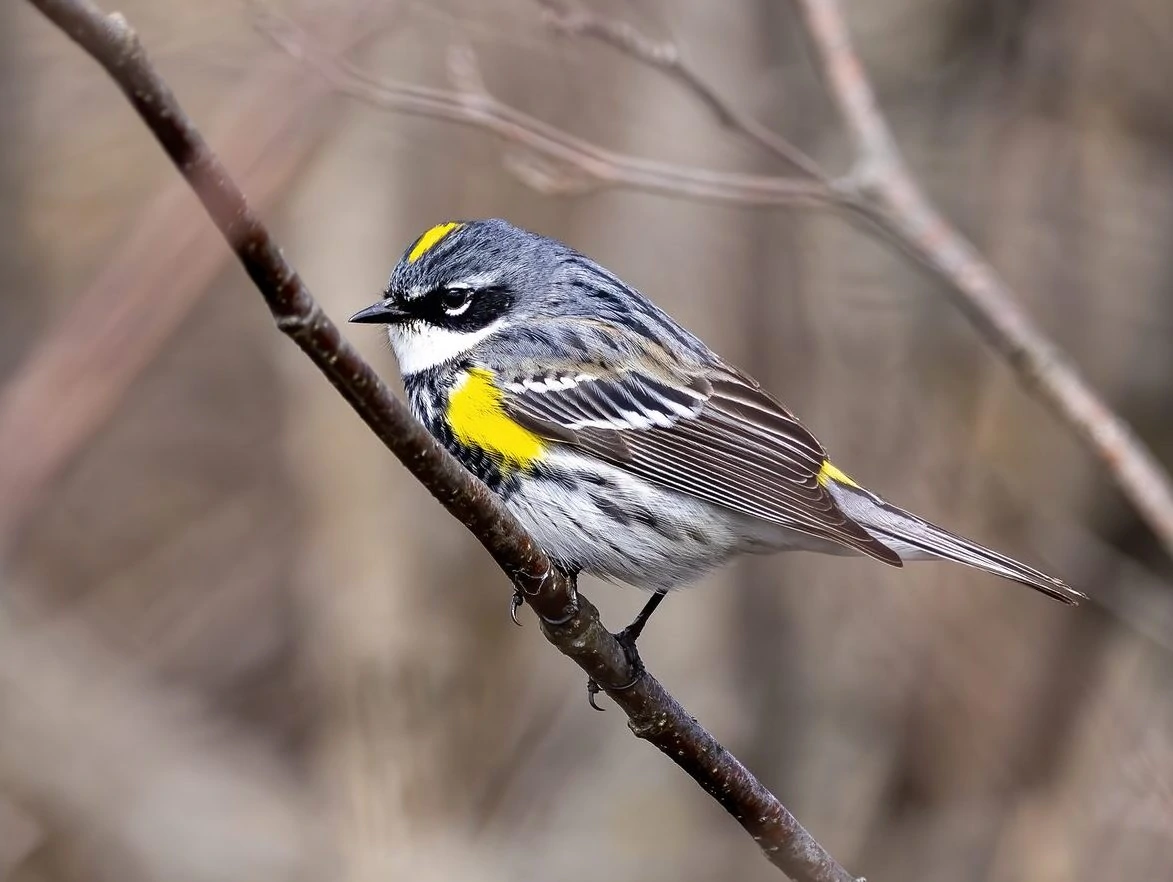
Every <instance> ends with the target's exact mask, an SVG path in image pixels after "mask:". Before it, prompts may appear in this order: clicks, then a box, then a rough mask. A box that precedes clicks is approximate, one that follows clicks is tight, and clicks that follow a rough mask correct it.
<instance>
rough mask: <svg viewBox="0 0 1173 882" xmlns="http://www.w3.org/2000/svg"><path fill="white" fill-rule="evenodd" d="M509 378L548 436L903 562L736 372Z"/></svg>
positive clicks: (795, 426)
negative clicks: (850, 512)
mask: <svg viewBox="0 0 1173 882" xmlns="http://www.w3.org/2000/svg"><path fill="white" fill-rule="evenodd" d="M503 379H505V380H506V382H505V383H504V388H505V390H506V392H507V395H506V408H507V409H508V411H509V412H510V414H511V415H512V416H513V417H514V418H515V419H517V420H518V421H519V422H521V423H523V424H524V425H525V426H526V427H527V428H529V429H530V430H531V431H534V432H536V433H538V434H539V435H541V436H542V437H545V438H547V439H549V440H552V441H556V442H560V443H563V444H568V445H571V446H574V447H577V448H579V449H581V450H583V451H586V452H589V453H591V454H593V455H595V456H598V457H601V458H602V459H605V460H607V461H608V462H610V463H612V464H613V465H615V466H617V467H619V468H622V469H625V470H626V471H628V472H630V473H632V474H634V475H638V476H639V477H641V478H643V479H645V480H647V481H650V482H652V483H654V484H658V485H660V486H662V487H665V488H667V489H670V490H675V491H677V492H679V493H685V494H688V495H690V496H694V497H696V498H698V499H702V500H704V501H705V502H708V503H711V504H714V505H719V506H723V507H725V508H728V509H731V510H733V511H736V512H739V513H741V514H744V515H748V516H750V517H754V518H760V519H761V520H764V521H768V522H770V523H774V524H778V525H779V526H782V527H787V528H790V529H793V530H798V531H800V532H803V533H806V534H808V535H812V536H817V537H820V538H826V539H831V540H834V541H837V542H841V543H843V544H844V545H847V546H850V547H852V548H855V549H857V550H859V551H861V552H863V553H864V554H868V555H870V556H872V557H874V558H877V559H879V560H882V561H884V562H885V563H889V564H892V565H894V566H900V565H901V561H900V558H899V556H898V555H897V554H896V553H895V552H894V551H892V550H891V549H889V548H888V547H887V546H885V545H884V544H883V543H881V542H880V541H879V540H877V539H876V538H874V537H873V536H871V535H870V534H869V533H868V532H867V531H866V530H865V529H864V528H863V527H861V526H860V525H859V524H858V523H856V522H855V521H854V520H852V519H851V518H849V517H848V516H847V515H846V514H844V513H843V511H842V510H840V508H839V506H838V505H837V504H836V502H835V500H834V499H832V497H831V495H830V494H829V493H828V492H827V490H826V488H824V487H823V486H822V484H820V483H819V479H818V476H819V472H820V469H822V467H823V463H824V461H825V460H826V458H827V457H826V452H825V451H824V450H823V447H822V445H821V444H819V442H818V441H817V440H816V439H815V437H814V436H813V435H811V433H810V432H809V431H808V430H807V429H806V428H805V427H804V426H803V425H802V424H801V423H800V422H798V420H797V419H795V418H794V416H793V415H792V414H790V413H789V412H788V411H787V410H786V409H785V408H784V407H782V405H781V404H779V403H778V402H777V401H775V400H774V399H773V398H771V397H770V396H769V395H768V394H766V393H765V392H764V391H762V390H761V389H760V388H759V387H758V386H757V385H756V384H755V383H754V382H753V381H752V380H749V379H748V378H746V377H743V376H742V375H740V374H738V373H736V372H734V371H732V370H730V371H723V372H719V373H712V374H710V375H709V376H707V377H704V376H699V375H696V376H677V377H667V376H663V377H653V376H650V375H647V374H644V373H640V372H634V371H631V372H626V373H621V374H609V375H602V373H601V372H600V374H598V375H596V374H587V373H575V374H562V375H549V376H544V377H515V378H503Z"/></svg>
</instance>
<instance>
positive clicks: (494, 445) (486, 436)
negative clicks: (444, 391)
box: [448, 368, 545, 469]
mask: <svg viewBox="0 0 1173 882" xmlns="http://www.w3.org/2000/svg"><path fill="white" fill-rule="evenodd" d="M448 424H449V425H450V426H451V427H452V432H453V434H454V435H456V438H457V440H459V441H460V443H461V444H466V445H468V446H469V447H475V448H480V449H481V450H485V451H487V452H489V453H491V454H493V455H495V456H497V457H499V458H500V459H501V462H502V464H503V465H504V466H506V467H512V468H521V469H525V468H529V467H530V466H531V465H533V464H534V463H535V462H536V461H537V460H538V459H539V458H540V457H541V455H542V451H543V450H544V449H545V445H544V444H543V443H542V439H541V438H539V437H538V436H537V435H535V434H534V433H533V432H531V431H529V430H528V429H526V428H525V427H524V426H520V425H518V424H517V423H516V422H514V421H513V420H512V419H511V418H510V417H509V415H508V414H506V413H505V409H504V408H503V407H502V406H501V390H500V389H498V388H497V387H496V386H495V385H494V384H493V372H492V371H489V370H485V369H484V368H473V369H472V370H470V371H469V372H468V374H467V375H466V376H465V379H464V380H463V381H462V382H460V383H458V384H457V386H456V387H455V388H454V389H453V390H452V392H451V393H450V394H449V396H448Z"/></svg>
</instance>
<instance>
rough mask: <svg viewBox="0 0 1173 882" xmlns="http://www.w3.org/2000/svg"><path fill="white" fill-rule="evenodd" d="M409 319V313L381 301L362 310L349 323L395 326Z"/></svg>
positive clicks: (388, 302) (385, 301)
mask: <svg viewBox="0 0 1173 882" xmlns="http://www.w3.org/2000/svg"><path fill="white" fill-rule="evenodd" d="M405 318H407V313H406V312H404V311H403V310H402V309H400V308H399V307H398V306H396V305H395V304H393V303H391V302H390V301H387V300H380V301H379V302H378V303H376V304H374V305H373V306H368V307H367V308H366V309H360V310H359V311H358V312H356V313H355V314H354V315H352V316H351V317H350V319H349V321H352V322H354V323H355V324H361V325H393V324H396V323H397V322H401V321H403V320H404V319H405Z"/></svg>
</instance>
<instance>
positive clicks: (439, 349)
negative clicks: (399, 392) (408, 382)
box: [387, 319, 501, 377]
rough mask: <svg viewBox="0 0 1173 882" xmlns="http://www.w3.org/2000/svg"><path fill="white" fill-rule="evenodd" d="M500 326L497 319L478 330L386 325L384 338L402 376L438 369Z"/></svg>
mask: <svg viewBox="0 0 1173 882" xmlns="http://www.w3.org/2000/svg"><path fill="white" fill-rule="evenodd" d="M500 327H501V319H497V320H496V321H495V322H491V323H489V324H488V325H486V326H485V327H483V328H481V329H480V330H479V331H468V332H460V331H450V330H448V329H446V328H437V327H436V326H435V325H429V324H425V323H423V322H411V323H410V324H406V325H388V326H387V339H388V340H390V341H391V348H392V349H393V350H394V352H395V358H396V360H397V361H398V362H399V372H400V373H401V374H403V376H405V377H406V376H408V375H410V374H416V373H419V372H420V371H426V370H428V369H430V368H434V367H439V366H440V365H442V364H446V363H447V362H450V361H452V360H453V359H456V358H459V357H460V356H462V355H464V354H465V353H466V352H468V351H469V350H470V349H472V348H473V347H474V346H476V345H477V344H478V343H480V342H481V341H482V340H484V339H485V338H486V337H488V336H489V335H490V334H492V333H493V332H494V331H496V330H497V329H498V328H500Z"/></svg>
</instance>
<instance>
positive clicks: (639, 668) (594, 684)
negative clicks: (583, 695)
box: [587, 621, 647, 711]
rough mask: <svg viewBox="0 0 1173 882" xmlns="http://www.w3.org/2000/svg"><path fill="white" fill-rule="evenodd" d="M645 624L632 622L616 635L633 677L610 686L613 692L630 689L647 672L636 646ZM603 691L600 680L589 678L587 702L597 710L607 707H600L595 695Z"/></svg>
mask: <svg viewBox="0 0 1173 882" xmlns="http://www.w3.org/2000/svg"><path fill="white" fill-rule="evenodd" d="M643 625H644V622H638V621H637V622H632V623H631V624H630V625H628V626H627V627H626V628H624V629H623V630H622V631H620V632H619V633H618V634H616V635H615V641H616V642H617V643H618V644H619V645H620V647H622V649H623V654H624V656H626V657H627V669H628V670H629V671H631V677H630V678H629V679H628V681H627V682H626V683H624V684H622V685H620V686H610V687H608V688H609V690H610V691H611V692H624V691H626V690H628V689H630V688H631V687H633V686H634V685H635V684H636V683H638V682H639V681H640V680H642V679H643V676H644V674H645V673H647V669H646V668H645V667H644V662H643V659H642V658H640V656H639V650H638V649H637V648H636V646H635V642H636V640H638V639H639V635H640V632H641V631H642V630H643ZM602 691H603V687H602V686H600V685H599V681H598V680H596V679H595V678H594V677H591V678H590V679H589V680H587V703H588V704H590V706H591V707H593V708H594V709H595V710H597V711H601V710H606V708H602V707H599V705H598V703H597V702H596V701H595V696H597V695H598V694H599V693H600V692H602Z"/></svg>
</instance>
